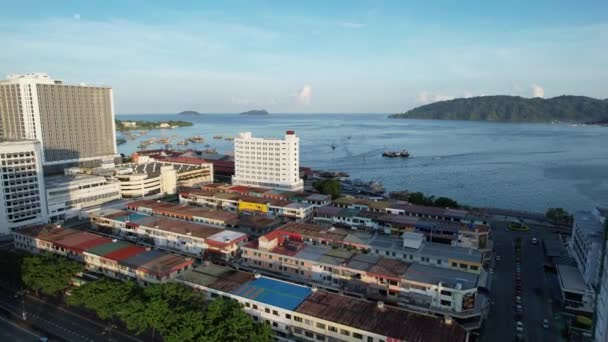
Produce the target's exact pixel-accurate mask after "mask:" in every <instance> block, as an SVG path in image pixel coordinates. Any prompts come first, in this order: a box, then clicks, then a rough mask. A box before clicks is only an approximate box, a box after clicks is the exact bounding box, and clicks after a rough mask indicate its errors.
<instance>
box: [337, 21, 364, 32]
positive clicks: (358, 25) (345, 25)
mask: <svg viewBox="0 0 608 342" xmlns="http://www.w3.org/2000/svg"><path fill="white" fill-rule="evenodd" d="M338 25H339V26H340V27H342V28H346V29H355V30H356V29H361V28H364V27H366V26H367V25H365V24H363V23H354V22H350V21H341V22H339V23H338Z"/></svg>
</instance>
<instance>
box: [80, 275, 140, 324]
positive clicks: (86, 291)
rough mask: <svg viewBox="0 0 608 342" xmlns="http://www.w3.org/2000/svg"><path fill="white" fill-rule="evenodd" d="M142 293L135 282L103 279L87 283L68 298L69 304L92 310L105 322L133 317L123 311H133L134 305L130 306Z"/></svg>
mask: <svg viewBox="0 0 608 342" xmlns="http://www.w3.org/2000/svg"><path fill="white" fill-rule="evenodd" d="M140 292H141V290H140V288H139V287H138V286H137V284H136V283H135V282H133V281H115V280H109V279H103V280H99V281H95V282H91V283H87V284H86V285H84V286H81V287H79V288H77V289H75V290H74V291H72V295H71V296H70V297H68V304H70V305H75V306H83V307H85V308H87V309H91V310H93V311H95V313H96V314H97V316H99V318H101V319H104V320H106V319H111V318H124V317H131V316H130V314H132V312H127V311H125V312H123V309H133V306H132V304H131V306H129V305H128V304H130V301H132V300H133V299H136V298H138V297H139V296H140ZM134 325H135V326H139V325H137V324H134Z"/></svg>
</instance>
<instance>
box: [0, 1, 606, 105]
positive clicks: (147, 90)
mask: <svg viewBox="0 0 608 342" xmlns="http://www.w3.org/2000/svg"><path fill="white" fill-rule="evenodd" d="M0 46H1V47H2V48H1V49H0V77H4V76H5V75H8V74H20V73H29V72H44V73H48V74H49V75H50V76H51V77H52V78H55V79H61V80H64V81H65V82H66V83H76V84H77V83H81V82H85V83H87V84H91V85H107V86H111V87H112V88H113V89H114V102H115V111H116V112H117V113H118V114H136V113H177V112H179V111H182V110H196V111H199V112H203V113H237V112H241V111H245V110H249V109H258V108H264V109H267V110H268V111H270V112H274V113H395V112H403V111H405V110H408V109H411V108H413V107H416V106H419V105H423V104H427V103H431V102H434V101H440V100H446V99H451V98H456V97H471V96H483V95H499V94H500V95H502V94H504V95H519V96H524V97H546V98H548V97H553V96H558V95H562V94H573V95H586V96H591V97H596V98H607V97H608V1H605V0H602V1H571V0H570V1H561V0H550V1H549V0H548V1H545V0H534V1H532V0H526V1H520V0H499V1H487V0H485V1H416V2H414V1H356V0H351V1H313V0H308V1H297V2H296V1H163V2H155V1H150V0H147V1H114V0H106V1H62V0H54V1H48V0H44V1H35V0H33V1H8V0H6V1H2V2H0Z"/></svg>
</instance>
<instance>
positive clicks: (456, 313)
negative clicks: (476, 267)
mask: <svg viewBox="0 0 608 342" xmlns="http://www.w3.org/2000/svg"><path fill="white" fill-rule="evenodd" d="M241 249H242V251H243V252H242V265H243V266H245V267H251V268H254V269H257V270H262V271H264V272H265V273H267V274H272V275H278V276H280V277H284V278H287V279H291V280H295V281H299V282H306V283H309V284H311V285H318V286H322V287H325V288H329V289H332V290H336V291H343V292H348V293H351V294H356V295H360V296H363V297H366V298H369V299H374V300H382V301H383V302H385V303H392V304H394V305H399V306H403V307H406V308H409V309H412V310H418V311H422V312H425V313H432V314H436V315H439V316H441V317H443V315H450V316H452V317H454V318H456V319H459V320H462V322H463V323H465V324H466V326H467V327H468V328H470V329H475V328H479V327H480V325H481V321H482V316H483V313H484V308H485V307H486V306H487V301H486V299H485V297H484V296H482V295H478V293H477V286H478V282H479V281H480V275H479V274H475V273H470V272H464V271H458V270H450V269H446V268H440V267H436V266H429V265H422V264H418V263H411V262H407V261H403V260H399V259H394V258H388V257H383V256H380V255H375V254H370V253H362V252H359V251H355V250H354V249H348V248H344V247H336V246H335V245H334V246H327V245H323V244H317V245H308V244H306V243H304V242H303V241H302V239H301V238H300V237H299V236H298V235H296V234H293V233H287V232H285V231H282V230H280V229H279V230H276V231H273V232H271V233H269V234H266V235H264V236H262V237H260V238H259V239H258V240H257V241H251V242H249V243H248V244H246V245H244V246H243V247H241Z"/></svg>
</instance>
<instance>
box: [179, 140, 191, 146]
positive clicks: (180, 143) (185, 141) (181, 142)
mask: <svg viewBox="0 0 608 342" xmlns="http://www.w3.org/2000/svg"><path fill="white" fill-rule="evenodd" d="M177 144H178V145H182V146H186V145H188V140H180V141H178V142H177Z"/></svg>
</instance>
